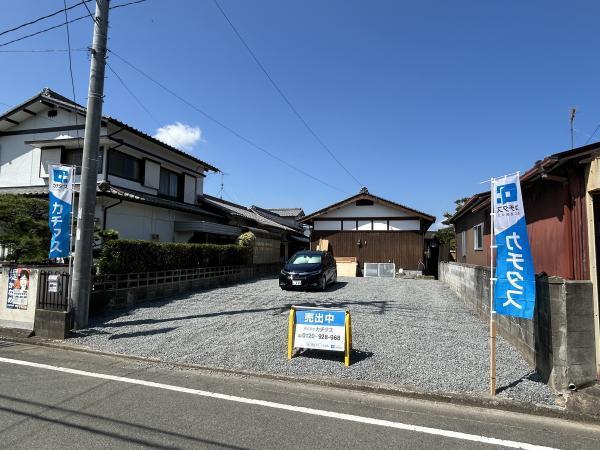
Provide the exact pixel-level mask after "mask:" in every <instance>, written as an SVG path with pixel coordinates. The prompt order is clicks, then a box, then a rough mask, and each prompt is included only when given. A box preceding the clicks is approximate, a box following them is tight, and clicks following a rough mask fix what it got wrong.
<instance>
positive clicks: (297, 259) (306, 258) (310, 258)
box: [291, 255, 321, 264]
mask: <svg viewBox="0 0 600 450" xmlns="http://www.w3.org/2000/svg"><path fill="white" fill-rule="evenodd" d="M320 262H321V255H296V256H294V258H293V259H292V261H291V263H292V264H319V263H320Z"/></svg>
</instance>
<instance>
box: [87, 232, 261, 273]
mask: <svg viewBox="0 0 600 450" xmlns="http://www.w3.org/2000/svg"><path fill="white" fill-rule="evenodd" d="M252 250H253V249H252V247H251V246H242V245H216V244H169V243H159V242H148V241H127V240H114V241H109V242H106V243H105V244H104V245H103V247H102V251H101V252H100V259H99V261H98V269H99V271H100V273H101V274H121V273H135V272H159V271H164V270H181V269H195V268H199V267H224V266H246V265H249V264H250V263H251V261H252Z"/></svg>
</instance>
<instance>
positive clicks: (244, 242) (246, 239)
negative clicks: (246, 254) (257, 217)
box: [237, 231, 256, 248]
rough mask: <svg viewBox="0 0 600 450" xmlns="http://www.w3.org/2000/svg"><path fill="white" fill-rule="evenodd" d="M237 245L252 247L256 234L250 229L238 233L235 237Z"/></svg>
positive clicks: (254, 243)
mask: <svg viewBox="0 0 600 450" xmlns="http://www.w3.org/2000/svg"><path fill="white" fill-rule="evenodd" d="M237 243H238V245H241V246H242V247H246V248H254V246H255V245H256V236H255V235H254V233H253V232H252V231H246V232H245V233H242V234H240V236H239V237H238V238H237Z"/></svg>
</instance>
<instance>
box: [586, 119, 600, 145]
mask: <svg viewBox="0 0 600 450" xmlns="http://www.w3.org/2000/svg"><path fill="white" fill-rule="evenodd" d="M598 130H600V123H599V124H598V126H597V127H596V128H595V129H594V132H593V133H592V134H591V135H590V137H589V139H588V140H587V141H585V144H584V145H588V144H589V143H590V141H591V140H592V138H593V137H594V135H595V134H596V133H597V132H598Z"/></svg>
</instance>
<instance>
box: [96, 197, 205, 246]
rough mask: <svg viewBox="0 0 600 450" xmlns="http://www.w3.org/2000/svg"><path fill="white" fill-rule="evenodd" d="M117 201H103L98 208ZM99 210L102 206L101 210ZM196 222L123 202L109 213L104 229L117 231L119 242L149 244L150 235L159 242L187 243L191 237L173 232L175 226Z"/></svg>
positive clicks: (191, 217)
mask: <svg viewBox="0 0 600 450" xmlns="http://www.w3.org/2000/svg"><path fill="white" fill-rule="evenodd" d="M117 201H118V200H116V199H112V198H104V199H103V200H102V202H103V203H101V205H110V204H114V203H116V202H117ZM101 209H102V206H100V210H101ZM97 214H98V213H97ZM101 214H102V213H101V212H100V215H101ZM195 220H200V219H199V218H198V216H196V215H194V214H189V213H185V212H181V211H174V210H169V209H165V208H157V207H155V206H150V205H144V204H141V203H132V202H123V203H121V204H120V205H117V206H114V207H112V208H110V209H108V211H107V213H106V228H112V229H115V230H117V231H118V232H119V237H120V238H121V239H139V240H144V241H148V240H150V239H151V238H152V235H153V234H158V235H159V241H161V242H187V241H188V239H189V238H190V237H191V236H190V234H189V233H178V232H175V230H174V228H175V222H185V221H188V222H190V221H195Z"/></svg>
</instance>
